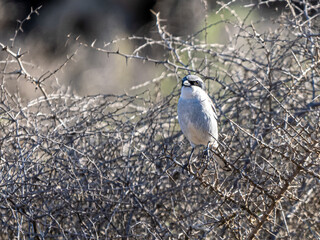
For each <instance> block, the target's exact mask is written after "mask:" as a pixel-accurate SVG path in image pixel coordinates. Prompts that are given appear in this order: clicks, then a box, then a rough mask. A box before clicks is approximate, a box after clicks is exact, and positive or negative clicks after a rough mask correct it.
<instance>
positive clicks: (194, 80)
mask: <svg viewBox="0 0 320 240" xmlns="http://www.w3.org/2000/svg"><path fill="white" fill-rule="evenodd" d="M192 86H194V87H200V88H201V89H203V90H205V85H204V82H203V81H202V79H201V78H199V77H198V76H196V75H187V76H185V77H184V78H183V79H182V87H192Z"/></svg>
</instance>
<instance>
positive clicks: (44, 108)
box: [0, 1, 320, 239]
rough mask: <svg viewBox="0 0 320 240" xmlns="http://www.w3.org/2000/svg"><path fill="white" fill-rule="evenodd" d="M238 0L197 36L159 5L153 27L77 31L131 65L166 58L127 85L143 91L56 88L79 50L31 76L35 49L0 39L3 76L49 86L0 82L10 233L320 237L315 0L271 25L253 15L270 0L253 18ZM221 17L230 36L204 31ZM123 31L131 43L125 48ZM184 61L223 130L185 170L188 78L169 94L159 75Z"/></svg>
mask: <svg viewBox="0 0 320 240" xmlns="http://www.w3.org/2000/svg"><path fill="white" fill-rule="evenodd" d="M237 2H238V1H229V2H225V3H222V2H219V6H220V8H219V10H218V11H217V12H216V14H224V16H227V15H228V14H229V15H230V16H231V17H230V18H228V19H227V18H226V19H225V20H218V21H217V22H209V19H210V17H208V16H209V14H210V13H209V12H207V13H206V17H205V18H206V20H205V26H204V28H202V29H200V30H199V31H197V32H196V33H195V34H193V35H190V36H181V37H177V36H174V35H173V34H171V33H170V32H168V31H167V30H166V28H165V22H164V21H162V20H161V18H160V13H154V15H155V27H156V29H157V33H156V34H155V35H154V36H149V37H137V36H133V37H129V38H124V39H117V40H114V41H112V42H109V43H105V44H104V46H103V47H97V46H95V45H96V42H93V43H92V44H88V43H83V42H81V41H80V40H79V39H78V38H76V39H72V38H71V37H70V38H69V42H73V43H75V44H78V46H79V48H86V49H91V50H93V51H97V52H99V53H103V54H106V55H107V56H108V57H110V58H112V57H113V56H114V55H116V56H120V57H123V58H124V59H126V61H127V62H128V64H130V61H131V60H138V61H142V62H145V63H146V64H148V63H152V64H151V65H152V66H153V65H154V64H156V65H157V67H158V68H159V67H160V68H161V70H162V72H161V73H160V74H159V76H157V77H155V78H154V79H151V80H150V81H149V82H146V83H144V84H140V85H138V86H135V87H133V88H132V90H134V91H135V92H139V91H140V92H141V93H139V94H135V95H133V94H124V95H94V96H87V97H77V96H71V95H68V94H58V93H55V92H50V93H49V92H47V89H46V88H45V85H44V84H43V83H44V82H48V81H50V79H51V78H54V77H55V74H56V73H57V72H58V71H60V70H61V69H64V70H65V71H67V70H68V62H69V61H71V60H72V59H73V57H74V55H75V54H78V52H75V53H74V54H72V55H70V56H69V57H67V58H66V60H65V61H64V62H63V63H61V64H60V66H58V67H57V68H56V70H54V71H53V72H46V73H44V74H42V75H41V76H40V77H36V76H33V75H32V74H30V73H29V72H28V66H27V65H26V63H25V62H24V61H22V58H24V57H25V55H26V54H21V53H20V52H21V50H18V51H15V50H14V49H16V48H15V46H11V47H8V46H6V45H5V44H3V43H0V47H1V49H2V54H4V55H5V57H4V60H1V62H0V66H1V72H0V76H1V78H2V79H3V80H6V79H9V78H12V77H14V76H18V77H21V76H22V77H24V78H25V79H26V80H27V81H28V82H30V83H31V84H34V85H35V86H36V87H37V89H38V90H40V92H41V93H42V96H41V97H40V98H37V99H33V100H31V101H28V102H27V101H21V100H20V99H19V97H18V96H16V95H14V94H10V93H9V90H8V89H7V86H6V81H2V83H1V89H0V91H1V92H0V93H1V94H0V98H1V102H0V116H1V119H0V128H1V131H0V146H1V148H0V155H1V158H0V168H1V169H0V189H1V191H0V214H1V218H0V225H1V227H0V236H1V238H6V239H10V238H14V237H16V238H19V239H21V238H32V239H46V238H57V237H58V238H64V239H101V238H110V239H111V238H123V239H125V238H126V239H152V238H153V239H182V238H185V239H254V238H255V239H269V238H279V239H280V238H291V239H314V238H319V236H320V231H319V229H320V225H319V222H320V221H319V218H320V214H319V211H318V209H319V207H320V206H319V201H318V196H319V191H320V190H319V188H317V187H315V186H317V185H319V176H320V166H319V161H320V160H319V159H320V151H319V149H320V143H319V139H320V122H319V119H320V110H319V107H320V103H319V100H320V97H319V96H320V84H319V80H320V75H319V70H318V67H319V59H320V51H319V49H320V48H319V40H320V35H319V33H318V29H319V27H320V26H319V22H320V21H319V12H316V13H314V9H319V7H320V6H319V4H317V3H316V4H313V5H312V4H310V3H309V4H306V3H307V1H303V2H304V3H305V4H306V5H304V9H303V10H301V9H300V8H299V7H297V5H295V4H294V1H287V8H286V9H285V10H284V11H283V12H282V13H279V15H278V16H276V17H275V19H274V25H273V28H274V29H272V30H268V29H264V30H263V28H262V27H260V28H258V27H257V26H258V25H259V24H260V25H259V26H263V25H261V24H262V23H263V21H262V20H261V21H260V19H259V21H258V22H254V20H252V21H250V23H249V21H248V19H249V17H250V14H253V13H254V12H255V11H256V10H257V9H259V8H260V7H261V6H262V5H266V4H267V3H271V2H272V1H263V2H259V3H257V4H250V5H245V7H244V9H248V14H247V15H246V17H245V18H242V17H241V16H240V14H238V13H237V11H240V10H243V9H239V8H238V6H237V5H236V3H237ZM201 4H203V5H204V6H206V7H205V10H206V11H208V8H207V2H206V1H202V3H201ZM250 9H251V10H250ZM311 10H312V11H311ZM311 13H313V15H312V14H311ZM30 16H31V15H30ZM21 22H22V23H23V21H21ZM217 26H222V27H224V28H225V29H226V30H225V33H227V34H228V37H227V39H228V41H225V44H216V43H210V41H209V39H210V38H209V36H210V31H212V30H215V28H216V27H217ZM19 28H22V25H20V27H19ZM258 30H259V31H258ZM71 40H72V41H71ZM123 42H126V43H128V44H132V46H136V47H134V48H133V50H132V52H129V53H126V52H124V51H123V50H121V49H119V45H121V44H119V43H123ZM70 44H71V43H70ZM159 46H160V47H161V49H162V52H160V53H159V52H156V53H155V52H153V51H152V50H153V49H158V47H159ZM146 50H148V51H146ZM146 52H148V55H147V54H145V53H146ZM78 57H81V56H80V55H78ZM8 66H10V69H12V68H13V69H14V71H7V69H9V68H8ZM188 73H195V74H199V75H200V76H201V77H203V78H204V79H205V80H206V82H207V83H208V92H209V94H210V96H212V98H213V100H214V103H215V104H216V106H217V109H219V131H220V137H219V148H218V149H217V150H216V151H215V152H214V154H206V153H205V152H204V148H202V147H198V148H197V149H196V153H195V158H194V159H193V161H192V163H191V166H190V168H189V169H188V170H183V169H182V166H183V165H184V163H185V162H186V161H187V159H188V156H189V153H190V150H191V149H190V146H189V143H188V142H187V141H186V140H185V139H184V137H183V135H182V133H181V131H180V129H179V126H178V122H177V114H176V104H177V100H178V97H179V88H178V87H173V91H172V92H171V94H169V95H166V96H164V95H163V94H162V92H161V90H160V89H159V88H153V86H156V85H159V83H162V82H163V81H164V80H165V79H172V80H173V81H172V82H174V83H173V85H176V80H178V81H179V80H180V79H181V78H182V77H183V76H184V75H186V74H188ZM179 85H180V84H179ZM150 89H151V90H150ZM154 96H157V97H154ZM56 121H58V122H59V123H60V125H59V124H58V125H57V123H56ZM61 126H63V127H61ZM218 160H221V161H222V162H223V163H225V164H226V165H227V167H228V169H229V170H231V173H230V172H228V171H226V169H222V168H221V167H220V166H219V165H218V164H217V163H218Z"/></svg>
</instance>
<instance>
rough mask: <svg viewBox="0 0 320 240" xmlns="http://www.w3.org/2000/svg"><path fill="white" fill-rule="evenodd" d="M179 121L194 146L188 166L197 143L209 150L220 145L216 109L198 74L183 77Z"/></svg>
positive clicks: (179, 102)
mask: <svg viewBox="0 0 320 240" xmlns="http://www.w3.org/2000/svg"><path fill="white" fill-rule="evenodd" d="M178 121H179V125H180V128H181V130H182V132H183V134H184V136H185V137H186V138H187V139H188V140H189V142H190V144H191V146H192V150H191V153H190V155H189V158H188V163H187V165H186V166H189V164H190V160H191V158H192V154H193V152H194V149H195V147H196V146H197V145H204V146H207V150H208V149H209V147H211V148H213V149H216V148H217V147H218V145H219V144H218V118H217V113H216V109H215V107H214V104H213V102H212V100H211V98H210V97H209V96H208V94H207V93H206V91H205V84H204V82H203V81H202V79H201V78H200V77H198V76H196V75H187V76H185V77H184V78H183V79H182V86H181V94H180V98H179V101H178Z"/></svg>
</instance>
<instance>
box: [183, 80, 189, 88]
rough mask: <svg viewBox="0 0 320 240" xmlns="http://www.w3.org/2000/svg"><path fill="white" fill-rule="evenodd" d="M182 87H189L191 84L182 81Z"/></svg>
mask: <svg viewBox="0 0 320 240" xmlns="http://www.w3.org/2000/svg"><path fill="white" fill-rule="evenodd" d="M182 86H183V87H190V86H191V84H190V82H189V81H188V80H184V81H182Z"/></svg>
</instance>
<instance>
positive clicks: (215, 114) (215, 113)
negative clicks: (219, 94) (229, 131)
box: [209, 97, 218, 120]
mask: <svg viewBox="0 0 320 240" xmlns="http://www.w3.org/2000/svg"><path fill="white" fill-rule="evenodd" d="M209 100H210V104H211V107H212V110H213V114H214V118H215V119H216V120H218V115H217V110H216V108H215V106H214V104H213V102H212V100H211V98H210V97H209Z"/></svg>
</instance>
